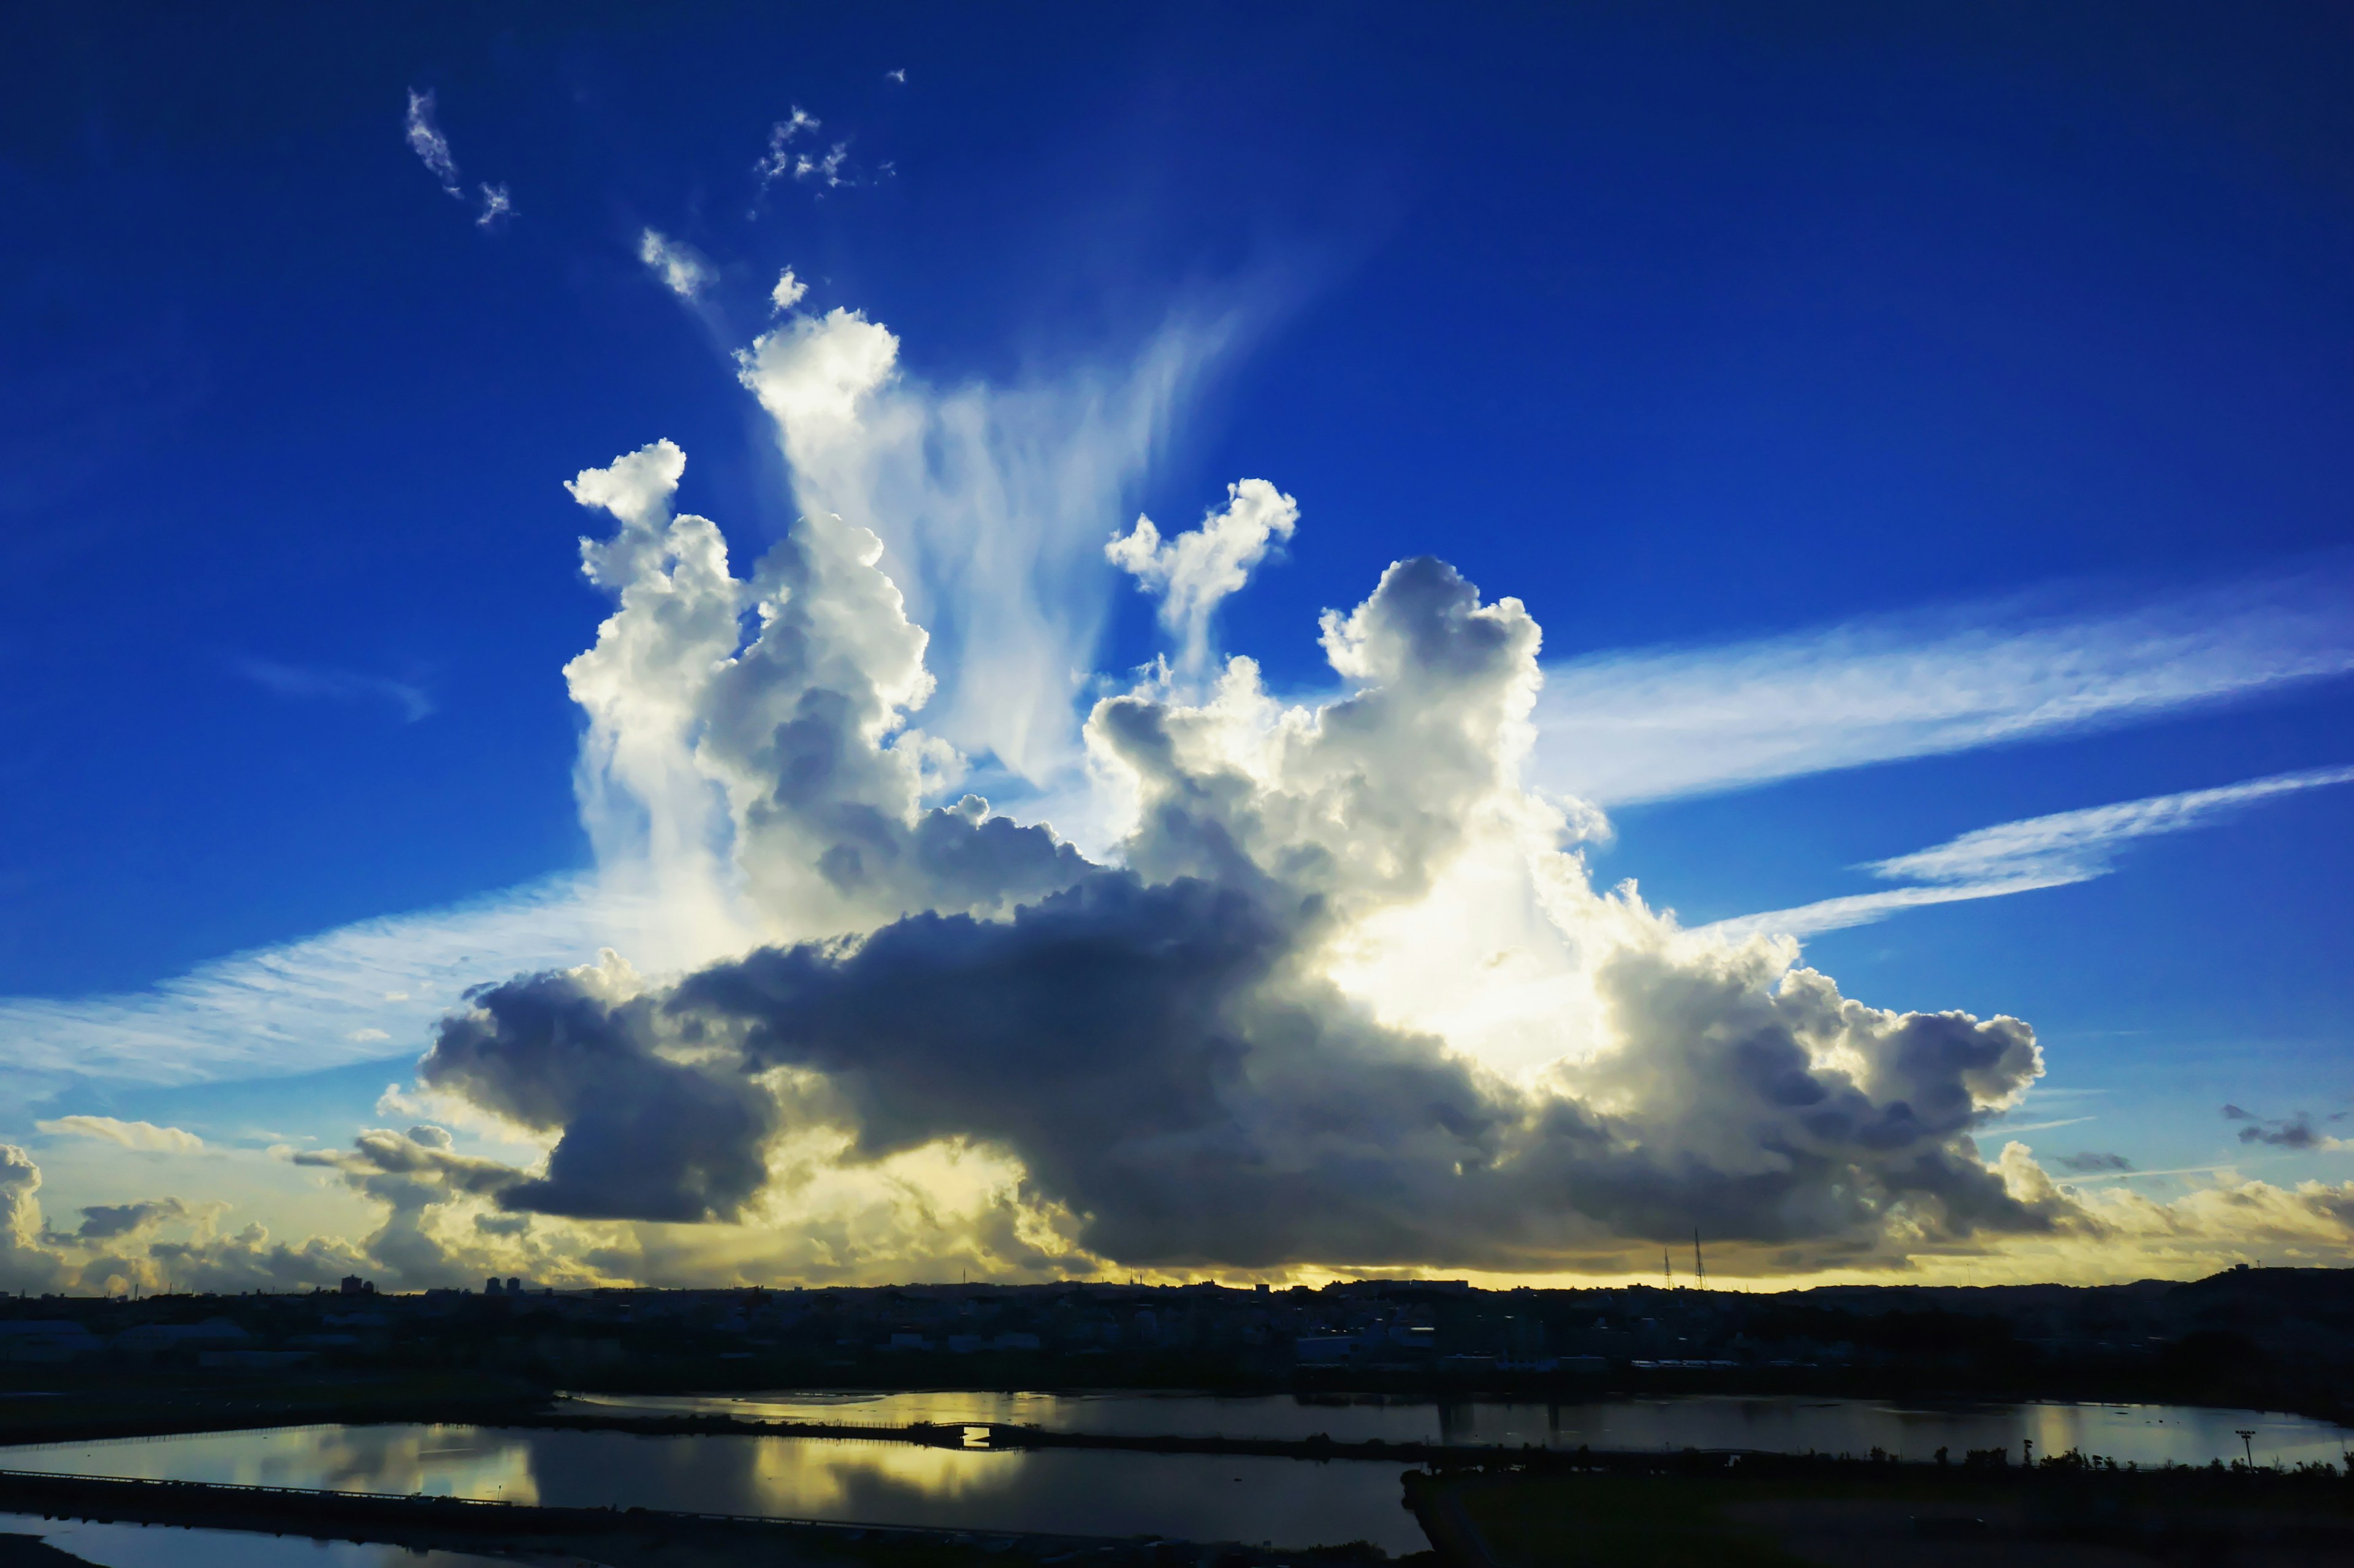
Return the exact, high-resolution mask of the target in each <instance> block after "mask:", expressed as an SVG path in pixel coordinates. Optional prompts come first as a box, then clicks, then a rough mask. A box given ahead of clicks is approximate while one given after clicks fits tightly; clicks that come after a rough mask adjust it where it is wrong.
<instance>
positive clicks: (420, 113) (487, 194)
mask: <svg viewBox="0 0 2354 1568" xmlns="http://www.w3.org/2000/svg"><path fill="white" fill-rule="evenodd" d="M401 123H402V128H403V131H404V132H405V133H406V135H407V137H408V150H409V151H410V152H412V153H415V154H417V161H418V162H419V163H420V164H424V165H425V169H426V172H427V173H428V174H429V175H432V176H433V178H434V179H435V180H436V181H437V182H438V183H439V184H440V186H441V191H442V194H443V195H445V196H448V197H449V198H450V199H451V200H452V201H464V200H466V199H467V198H466V187H465V184H464V182H463V181H461V179H460V178H459V177H458V160H457V158H456V156H455V155H454V154H451V151H450V138H449V137H448V136H446V135H444V134H442V132H441V127H440V124H439V123H438V122H436V119H435V114H434V104H433V94H432V93H431V92H429V91H427V92H419V91H418V90H416V89H415V88H413V87H412V88H410V89H409V90H408V114H407V115H406V116H405V117H404V118H403V120H402V122H401ZM513 214H514V198H513V197H512V196H509V195H508V193H507V187H506V186H505V185H491V184H489V183H488V182H484V183H483V185H482V212H481V213H480V214H479V215H478V216H477V217H475V219H474V224H475V227H476V228H495V227H497V225H498V222H499V220H500V219H502V218H504V217H511V216H513Z"/></svg>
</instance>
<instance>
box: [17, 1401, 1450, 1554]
mask: <svg viewBox="0 0 2354 1568" xmlns="http://www.w3.org/2000/svg"><path fill="white" fill-rule="evenodd" d="M0 1468H9V1469H21V1470H55V1471H61V1472H70V1473H75V1474H80V1475H95V1476H142V1477H157V1478H170V1479H175V1480H191V1481H236V1482H241V1483H245V1484H249V1485H257V1486H279V1487H323V1488H330V1489H339V1490H349V1491H370V1492H396V1493H408V1492H419V1491H421V1492H428V1493H433V1494H438V1495H443V1496H453V1497H477V1498H505V1499H510V1500H512V1501H515V1502H537V1503H546V1504H549V1505H551V1506H556V1507H565V1506H573V1505H601V1504H606V1503H611V1504H615V1505H617V1506H619V1507H622V1508H629V1507H631V1506H642V1507H646V1508H667V1509H688V1510H707V1511H711V1512H717V1513H764V1514H774V1515H780V1516H784V1517H788V1518H795V1519H827V1520H857V1521H862V1522H867V1523H885V1524H914V1525H939V1526H953V1527H957V1528H961V1529H970V1530H1005V1531H1024V1530H1029V1531H1053V1532H1067V1533H1070V1534H1075V1535H1144V1534H1152V1535H1165V1536H1171V1537H1173V1538H1177V1539H1181V1540H1192V1541H1250V1542H1273V1543H1275V1544H1277V1545H1279V1546H1321V1545H1332V1544H1337V1543H1339V1542H1347V1541H1370V1542H1373V1543H1374V1544H1375V1545H1378V1546H1381V1547H1383V1548H1384V1549H1385V1550H1387V1551H1389V1552H1392V1553H1402V1552H1417V1551H1420V1550H1421V1549H1422V1547H1423V1546H1424V1544H1425V1542H1424V1540H1423V1536H1422V1531H1421V1530H1420V1528H1419V1527H1417V1526H1416V1524H1415V1522H1414V1517H1413V1516H1412V1515H1411V1514H1409V1513H1407V1512H1406V1511H1405V1508H1404V1507H1403V1506H1401V1503H1400V1499H1401V1498H1402V1496H1403V1495H1404V1494H1403V1491H1402V1489H1400V1487H1399V1485H1398V1476H1399V1473H1400V1472H1401V1470H1402V1469H1403V1468H1404V1467H1403V1466H1400V1465H1375V1464H1329V1465H1315V1464H1303V1463H1300V1462H1299V1461H1297V1460H1291V1459H1221V1458H1211V1457H1202V1456H1197V1455H1173V1456H1172V1455H1159V1454H1109V1453H1087V1452H1084V1451H1061V1452H1055V1453H1044V1454H991V1453H985V1452H982V1453H974V1452H960V1451H957V1450H951V1449H938V1448H921V1447H917V1446H913V1445H910V1444H905V1443H860V1442H829V1441H810V1440H805V1439H801V1438H791V1437H637V1436H630V1435H629V1434H627V1433H620V1432H528V1431H508V1430H496V1429H492V1428H487V1427H472V1426H422V1425H418V1426H304V1427H292V1428H284V1429H281V1430H278V1431H272V1432H206V1433H197V1434H193V1435H189V1436H174V1437H149V1438H125V1439H118V1440H115V1441H112V1442H105V1443H71V1444H54V1445H48V1446H41V1447H37V1448H0ZM147 1533H148V1534H150V1535H170V1536H173V1537H179V1536H182V1535H184V1534H185V1533H186V1532H183V1531H168V1532H166V1531H148V1532H147ZM58 1544H59V1545H64V1544H65V1543H64V1542H58ZM304 1561H306V1562H312V1561H317V1560H316V1559H305V1560H304ZM360 1561H361V1562H365V1563H373V1561H374V1560H372V1559H361V1560H360ZM339 1568H340V1565H339Z"/></svg>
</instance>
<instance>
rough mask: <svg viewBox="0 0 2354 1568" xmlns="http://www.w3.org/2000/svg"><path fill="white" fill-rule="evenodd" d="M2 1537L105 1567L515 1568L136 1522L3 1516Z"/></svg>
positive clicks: (468, 1558)
mask: <svg viewBox="0 0 2354 1568" xmlns="http://www.w3.org/2000/svg"><path fill="white" fill-rule="evenodd" d="M0 1535H34V1536H38V1537H40V1538H41V1539H42V1540H43V1541H46V1542H48V1543H49V1544H50V1545H51V1546H54V1547H56V1548H57V1549H58V1551H60V1552H72V1553H73V1554H74V1555H75V1556H77V1557H80V1558H81V1559H82V1560H83V1561H85V1562H89V1563H99V1564H101V1568H515V1564H514V1558H512V1557H477V1556H474V1555H473V1554H472V1553H471V1552H411V1551H409V1550H408V1548H407V1547H406V1546H375V1545H366V1544H360V1543H355V1542H349V1541H312V1540H309V1539H307V1538H305V1537H299V1536H289V1537H283V1538H281V1537H278V1536H271V1535H257V1534H251V1533H248V1532H246V1531H235V1530H164V1529H157V1528H143V1527H142V1526H139V1525H135V1524H82V1523H79V1522H77V1521H75V1520H54V1519H42V1518H39V1517H38V1516H37V1515H28V1514H8V1513H0Z"/></svg>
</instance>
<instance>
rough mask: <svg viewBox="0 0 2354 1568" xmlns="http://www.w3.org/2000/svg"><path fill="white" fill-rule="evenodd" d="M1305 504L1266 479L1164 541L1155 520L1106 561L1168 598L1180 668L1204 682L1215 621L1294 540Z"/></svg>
mask: <svg viewBox="0 0 2354 1568" xmlns="http://www.w3.org/2000/svg"><path fill="white" fill-rule="evenodd" d="M1298 523H1299V503H1298V502H1296V501H1294V500H1292V499H1291V497H1289V496H1288V495H1286V494H1284V493H1282V492H1281V491H1279V490H1278V489H1276V488H1275V486H1273V485H1272V484H1269V483H1268V482H1267V481H1265V480H1263V479H1246V480H1241V481H1238V482H1235V483H1234V484H1230V485H1228V486H1227V487H1226V506H1225V511H1223V512H1212V513H1210V514H1207V515H1205V516H1204V518H1203V519H1202V523H1201V526H1199V527H1197V528H1193V529H1189V530H1187V531H1186V532H1185V533H1182V534H1180V535H1176V536H1175V537H1174V538H1171V539H1163V538H1162V537H1161V530H1160V529H1159V528H1157V527H1155V526H1154V525H1153V522H1152V519H1151V518H1150V517H1142V516H1140V517H1139V518H1137V520H1136V526H1135V527H1134V528H1133V529H1131V530H1129V532H1128V533H1126V534H1118V535H1113V536H1112V540H1111V543H1110V544H1108V545H1107V546H1104V556H1105V558H1107V559H1108V560H1109V561H1110V562H1111V564H1112V565H1114V566H1116V567H1119V569H1120V570H1122V571H1124V572H1126V573H1128V574H1129V576H1130V577H1134V578H1136V580H1137V581H1138V582H1139V583H1140V584H1141V585H1142V586H1143V587H1144V588H1147V589H1148V590H1150V591H1151V592H1153V593H1156V594H1158V595H1159V596H1160V598H1161V625H1163V626H1165V627H1167V628H1168V629H1169V630H1171V631H1172V632H1173V633H1175V634H1176V636H1177V638H1178V640H1179V655H1178V666H1179V668H1180V669H1182V670H1183V671H1185V672H1186V673H1188V674H1193V675H1198V674H1200V673H1201V672H1202V670H1203V669H1204V667H1206V665H1207V664H1208V662H1209V657H1210V618H1211V616H1212V615H1213V614H1214V613H1215V612H1216V610H1217V608H1218V604H1219V602H1220V601H1221V600H1223V599H1225V598H1226V597H1227V596H1228V595H1230V594H1233V593H1235V592H1237V591H1239V590H1240V589H1241V588H1242V586H1243V585H1244V584H1245V583H1246V582H1247V581H1249V580H1250V574H1251V568H1253V567H1256V566H1257V565H1258V564H1259V563H1260V562H1261V561H1263V560H1265V559H1266V558H1267V552H1268V551H1269V550H1271V549H1272V548H1274V547H1275V546H1278V545H1279V544H1281V543H1282V542H1283V541H1284V540H1286V539H1288V538H1290V537H1291V531H1292V528H1293V527H1294V526H1295V525H1296V524H1298Z"/></svg>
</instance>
